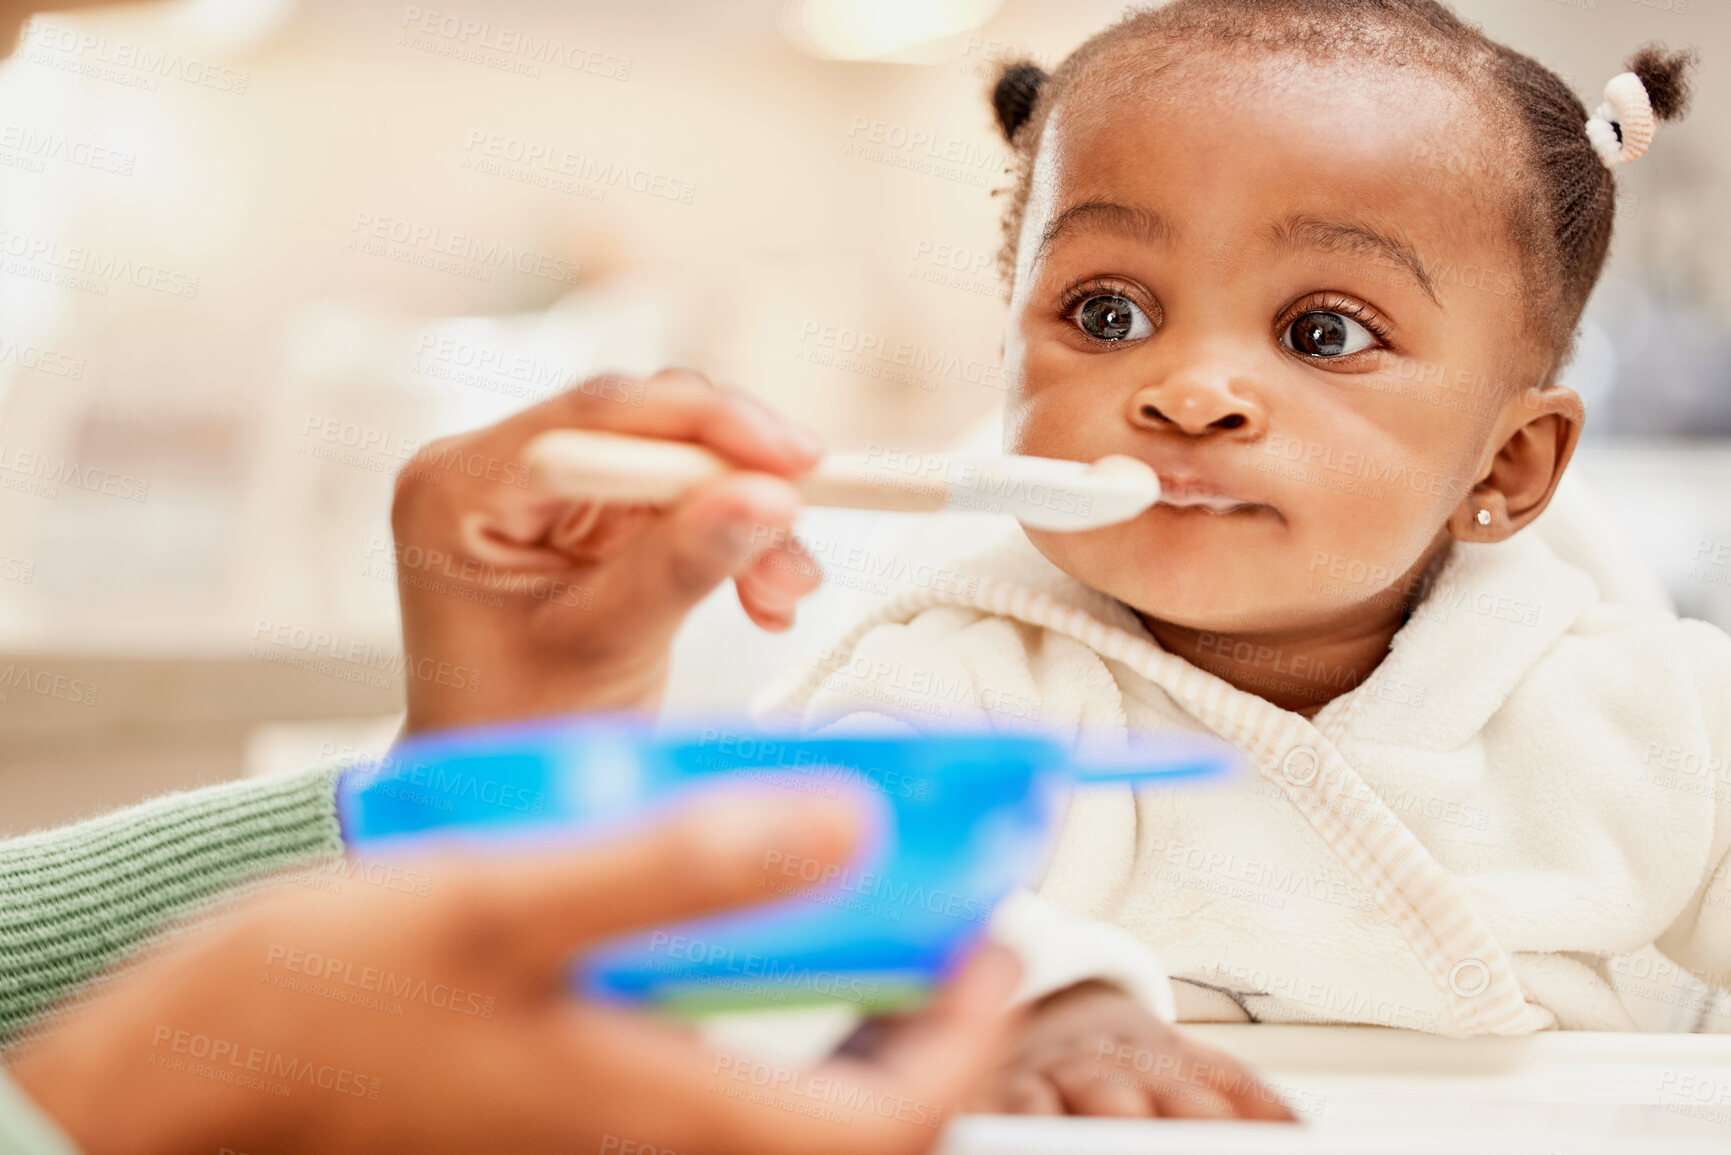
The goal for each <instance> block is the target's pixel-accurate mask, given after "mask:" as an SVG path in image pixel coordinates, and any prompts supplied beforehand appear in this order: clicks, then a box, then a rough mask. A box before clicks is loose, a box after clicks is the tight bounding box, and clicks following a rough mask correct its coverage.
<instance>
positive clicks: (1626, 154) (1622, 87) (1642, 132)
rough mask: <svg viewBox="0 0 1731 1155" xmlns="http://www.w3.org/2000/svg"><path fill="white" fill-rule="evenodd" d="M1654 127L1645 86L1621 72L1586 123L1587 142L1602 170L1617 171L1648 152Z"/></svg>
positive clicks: (1610, 83) (1611, 82) (1631, 75)
mask: <svg viewBox="0 0 1731 1155" xmlns="http://www.w3.org/2000/svg"><path fill="white" fill-rule="evenodd" d="M1657 125H1658V121H1657V119H1656V118H1655V117H1654V116H1653V102H1652V101H1651V100H1649V99H1647V86H1646V85H1644V84H1642V83H1641V78H1640V77H1639V76H1636V75H1635V74H1634V73H1633V72H1624V73H1620V74H1619V75H1617V76H1613V77H1611V79H1610V81H1609V82H1607V83H1606V85H1605V103H1603V104H1601V105H1599V110H1598V111H1597V112H1595V113H1594V114H1593V118H1592V119H1591V120H1589V121H1587V139H1588V140H1590V141H1592V142H1593V151H1594V152H1597V153H1598V154H1599V159H1600V160H1602V161H1604V162H1605V167H1606V168H1616V167H1617V166H1618V165H1620V164H1628V163H1629V162H1630V161H1632V160H1634V159H1636V158H1637V157H1639V156H1640V155H1641V154H1642V153H1644V152H1646V151H1647V146H1648V145H1650V144H1652V143H1653V130H1654V128H1655V127H1656V126H1657ZM1619 131H1620V132H1621V136H1619Z"/></svg>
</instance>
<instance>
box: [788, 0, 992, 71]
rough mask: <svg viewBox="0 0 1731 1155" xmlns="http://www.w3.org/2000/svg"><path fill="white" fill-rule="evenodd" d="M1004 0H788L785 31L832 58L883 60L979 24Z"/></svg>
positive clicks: (808, 49) (800, 45)
mask: <svg viewBox="0 0 1731 1155" xmlns="http://www.w3.org/2000/svg"><path fill="white" fill-rule="evenodd" d="M1003 4H1004V0H788V3H787V5H786V6H785V7H784V8H783V9H782V16H781V28H782V34H783V35H784V36H786V37H787V39H788V40H789V41H790V42H791V43H792V44H793V45H794V47H796V48H798V49H799V50H800V51H801V52H804V53H807V54H808V55H811V56H818V57H823V58H825V59H829V60H883V59H886V58H889V57H893V56H895V55H896V54H897V53H900V52H905V51H906V50H907V49H910V48H914V47H917V46H919V45H922V44H929V43H931V42H932V41H934V40H942V39H944V38H945V37H949V36H957V35H960V34H961V33H963V32H967V31H969V30H970V29H974V28H978V27H979V26H980V25H982V24H984V23H985V22H986V21H988V20H990V19H991V18H992V17H993V16H995V15H997V13H998V9H1000V8H1002V7H1003Z"/></svg>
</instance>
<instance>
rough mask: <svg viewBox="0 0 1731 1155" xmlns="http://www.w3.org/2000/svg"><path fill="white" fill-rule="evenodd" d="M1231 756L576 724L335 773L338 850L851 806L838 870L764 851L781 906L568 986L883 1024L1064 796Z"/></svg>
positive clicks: (463, 735)
mask: <svg viewBox="0 0 1731 1155" xmlns="http://www.w3.org/2000/svg"><path fill="white" fill-rule="evenodd" d="M1235 761H1236V759H1235V755H1234V752H1233V751H1232V749H1231V747H1229V746H1225V745H1224V744H1220V743H1214V742H1200V741H1183V742H1172V741H1162V742H1160V743H1159V744H1158V745H1153V746H1150V747H1148V748H1146V749H1139V750H1138V751H1137V752H1136V756H1135V758H1134V759H1131V760H1121V761H1119V762H1117V763H1115V764H1102V763H1098V762H1096V763H1093V764H1090V765H1087V766H1081V765H1077V764H1075V763H1074V762H1073V761H1072V760H1071V758H1070V754H1069V752H1068V749H1067V747H1066V746H1065V745H1064V744H1062V743H1060V742H1057V741H1055V740H1052V739H1049V738H1045V737H1040V736H1036V735H1031V734H1023V735H1003V734H946V735H941V736H924V737H919V738H876V737H856V738H795V737H789V736H786V735H777V734H768V733H763V732H759V731H754V730H749V729H743V728H738V727H734V728H728V727H722V726H714V727H707V728H704V729H701V730H692V731H689V732H686V733H682V734H681V733H674V734H669V733H666V732H655V731H652V730H650V729H649V728H647V727H644V726H642V725H641V724H633V723H628V722H621V721H618V720H611V719H605V718H601V719H598V718H596V717H594V716H589V717H580V718H560V719H550V720H543V721H536V722H532V723H520V724H512V725H506V726H489V727H483V728H478V729H472V730H461V731H448V732H444V733H440V734H435V735H429V736H426V737H420V738H414V739H411V740H409V741H406V742H403V743H401V744H400V745H398V746H397V747H396V748H395V749H393V750H392V751H391V753H390V755H389V756H388V757H386V758H385V759H384V760H382V761H381V762H379V763H376V764H374V765H370V766H366V767H361V768H357V769H356V770H354V771H351V772H350V773H348V774H347V775H345V776H344V778H343V779H342V781H341V782H340V784H339V786H338V790H337V807H338V815H339V818H340V820H341V822H342V827H343V833H344V837H345V840H346V841H347V843H348V845H349V846H350V847H351V848H353V849H354V850H356V851H357V852H359V853H360V854H362V855H363V856H366V857H375V858H376V857H400V856H403V855H406V854H413V853H424V852H425V851H427V850H428V849H430V848H431V847H432V846H434V845H443V846H449V845H452V844H457V845H466V846H471V847H474V846H489V847H498V846H500V845H501V844H505V845H527V844H531V843H537V842H538V843H546V842H549V841H569V840H571V839H572V838H574V837H579V836H584V835H593V834H599V833H603V832H605V831H607V830H610V829H613V828H617V827H618V826H620V825H622V824H625V823H635V822H639V821H641V820H643V819H645V818H648V817H652V816H653V815H655V814H657V813H659V812H660V811H662V810H664V809H666V808H668V807H669V806H670V805H671V804H673V803H675V802H677V801H679V800H681V799H682V798H687V797H688V796H689V795H691V794H692V793H694V792H697V791H701V790H704V789H713V788H715V787H717V786H723V785H728V784H745V783H756V784H759V785H762V786H765V787H771V788H778V789H787V790H792V791H797V792H799V793H803V794H818V795H829V796H842V795H846V796H850V797H856V798H858V799H859V803H860V805H861V806H862V808H863V809H865V810H866V812H867V814H868V816H869V820H868V821H867V823H866V833H865V836H864V837H863V838H862V840H861V843H860V846H859V848H858V850H857V852H856V853H855V855H854V859H853V861H852V862H850V863H848V864H847V865H846V867H834V866H831V867H828V868H825V867H823V866H821V865H820V864H817V863H815V862H798V861H790V860H787V859H785V858H779V857H777V856H776V855H775V854H774V853H773V852H772V853H771V856H770V859H769V860H768V861H767V863H766V865H767V868H768V870H767V878H766V886H767V887H768V888H769V893H770V894H771V895H773V894H774V893H775V892H776V891H781V892H783V893H786V894H787V895H788V896H789V897H786V898H782V899H779V900H775V901H770V902H768V903H766V904H765V905H764V906H761V907H753V908H749V909H746V910H742V911H736V912H732V913H728V914H724V915H717V916H713V917H709V918H704V919H700V920H696V921H692V922H687V923H683V924H680V925H677V926H669V927H665V928H659V929H656V930H653V931H649V932H645V933H640V934H634V935H631V936H628V937H625V938H621V939H617V940H614V941H612V942H610V943H607V944H604V945H602V946H601V947H599V948H597V949H594V950H592V951H590V952H589V953H588V954H587V955H586V956H585V957H584V958H583V959H581V960H580V961H579V963H578V965H577V969H576V975H575V978H576V986H577V988H578V989H579V990H580V991H581V992H582V993H583V994H585V995H586V996H588V997H591V998H597V999H602V1000H607V1001H612V1002H622V1003H630V1004H651V1005H654V1006H657V1007H659V1008H661V1009H663V1010H666V1011H668V1012H671V1013H674V1014H680V1015H701V1014H707V1013H715V1012H720V1011H735V1010H743V1009H761V1008H765V1007H789V1006H798V1005H806V1004H819V1003H838V1002H839V1003H851V1004H855V1005H856V1006H858V1007H859V1008H860V1009H861V1010H864V1011H869V1012H887V1011H897V1010H903V1009H908V1008H911V1007H915V1006H918V1005H920V1004H921V1003H922V1002H923V1001H924V999H925V997H926V995H927V994H928V993H929V991H930V990H931V989H932V988H933V986H934V984H936V983H938V982H941V981H942V979H943V978H944V977H946V976H947V975H949V974H950V973H951V971H952V970H953V968H954V967H955V965H956V964H957V963H958V962H959V961H960V959H961V958H962V957H963V956H964V955H965V954H966V953H967V952H968V950H969V948H970V947H971V946H972V945H973V944H974V943H975V942H976V941H977V940H978V939H979V937H980V935H981V934H982V932H983V931H984V929H985V924H986V922H987V920H988V919H989V918H990V916H991V912H992V909H993V908H994V907H995V906H996V905H997V904H998V902H1000V901H1001V900H1002V899H1003V898H1004V897H1005V896H1006V895H1007V894H1008V893H1009V892H1010V891H1011V890H1012V889H1013V888H1015V887H1016V886H1017V885H1019V884H1021V883H1023V882H1024V881H1026V880H1027V879H1028V878H1029V876H1030V875H1031V873H1032V872H1033V871H1034V869H1035V868H1036V867H1037V866H1038V865H1039V863H1040V861H1041V859H1042V857H1043V855H1044V853H1045V851H1046V848H1047V844H1048V841H1049V838H1050V834H1051V827H1052V816H1053V812H1054V803H1055V802H1056V800H1057V798H1058V796H1059V794H1060V793H1061V791H1063V790H1064V789H1066V788H1067V787H1069V786H1071V785H1073V784H1076V783H1089V782H1091V783H1098V782H1105V781H1120V782H1135V783H1145V782H1147V781H1150V780H1152V779H1156V778H1159V779H1170V778H1187V779H1195V778H1199V777H1207V776H1217V775H1220V774H1223V773H1225V772H1226V771H1227V770H1228V769H1229V768H1230V767H1232V766H1233V765H1234V764H1235ZM795 891H798V893H797V894H796V893H794V892H795Z"/></svg>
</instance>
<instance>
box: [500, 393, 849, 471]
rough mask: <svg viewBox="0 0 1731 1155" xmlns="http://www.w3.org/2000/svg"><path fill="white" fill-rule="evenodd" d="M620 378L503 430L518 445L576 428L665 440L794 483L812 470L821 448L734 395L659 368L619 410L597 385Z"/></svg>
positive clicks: (559, 400)
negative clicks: (688, 443) (548, 431)
mask: <svg viewBox="0 0 1731 1155" xmlns="http://www.w3.org/2000/svg"><path fill="white" fill-rule="evenodd" d="M609 381H623V379H621V378H611V377H598V378H591V379H590V380H589V381H587V382H584V383H583V384H582V385H579V386H577V387H576V388H574V389H572V390H569V391H568V392H566V393H562V394H560V395H559V396H558V397H554V398H551V399H549V400H547V401H545V402H543V403H542V404H540V405H537V406H536V407H534V408H533V409H529V410H526V411H525V412H523V413H520V414H518V415H517V416H515V417H513V418H510V419H509V420H508V421H506V422H504V423H503V424H502V425H501V427H500V428H501V430H502V431H505V432H506V436H507V437H508V438H509V439H510V440H512V441H515V442H517V443H519V444H520V443H521V442H522V441H526V440H528V438H529V437H531V436H533V435H534V434H535V433H538V432H541V431H542V430H544V429H557V428H562V427H577V428H584V429H603V430H608V431H610V432H614V433H630V434H634V435H636V436H639V437H655V438H659V439H662V440H669V441H694V442H697V443H699V444H702V445H706V446H708V447H709V448H711V449H713V450H715V451H716V452H717V453H720V454H721V455H722V456H723V457H726V458H727V459H728V460H730V461H733V462H735V463H737V464H738V465H740V466H741V467H742V468H746V469H757V470H762V471H764V472H768V473H779V474H782V475H783V476H792V475H794V474H797V473H802V472H804V471H805V470H807V469H810V468H811V467H812V465H813V464H815V463H816V461H817V458H818V456H819V455H820V454H821V453H822V451H823V447H822V443H821V442H819V441H818V440H817V438H816V437H814V436H813V435H812V434H810V433H808V432H806V431H805V430H803V429H800V428H799V427H798V426H796V425H794V424H793V423H792V422H790V421H788V420H787V419H786V418H784V417H782V416H780V415H779V414H777V413H776V412H775V411H774V410H772V409H770V408H769V407H768V406H767V405H765V404H763V402H761V401H759V400H757V398H755V397H753V396H751V395H750V394H749V393H745V392H743V391H742V390H739V389H733V388H726V387H717V386H715V385H713V384H711V383H710V381H709V379H708V378H706V377H704V376H703V375H702V374H701V373H696V372H693V371H692V370H689V369H663V370H662V371H661V372H659V373H656V374H654V375H653V376H651V377H650V378H648V380H646V381H644V382H643V383H641V384H636V383H631V386H630V388H631V403H630V404H620V403H619V401H618V400H617V399H614V398H612V397H611V396H610V394H611V393H612V392H613V390H611V389H609V388H603V387H598V383H602V384H604V383H606V382H609Z"/></svg>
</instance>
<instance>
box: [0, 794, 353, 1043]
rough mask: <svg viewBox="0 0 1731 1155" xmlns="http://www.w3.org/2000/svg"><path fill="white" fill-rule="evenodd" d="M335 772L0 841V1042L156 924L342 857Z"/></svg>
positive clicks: (171, 801) (150, 805)
mask: <svg viewBox="0 0 1731 1155" xmlns="http://www.w3.org/2000/svg"><path fill="white" fill-rule="evenodd" d="M335 788H336V773H335V772H334V771H331V770H323V769H321V770H314V771H303V772H301V773H297V774H293V775H285V776H283V777H275V778H263V779H252V780H246V781H241V782H229V783H224V784H223V785H221V786H212V787H208V788H206V789H203V790H193V791H188V792H186V793H184V794H171V795H167V796H165V797H162V798H155V799H152V800H151V801H149V802H144V803H141V804H140V805H138V806H133V807H131V808H129V809H126V810H118V811H115V812H114V813H112V814H105V815H103V816H102V817H100V818H93V819H91V820H89V821H88V822H81V823H79V824H78V825H76V826H68V827H65V828H62V829H59V830H49V831H42V832H39V833H36V834H28V835H25V836H24V837H22V838H14V839H10V840H8V841H4V842H0V1044H3V1043H5V1042H6V1041H7V1040H9V1039H10V1038H12V1036H14V1035H15V1034H16V1033H17V1032H18V1031H19V1029H20V1028H21V1027H23V1026H24V1025H25V1024H27V1023H28V1022H29V1021H30V1020H31V1019H32V1018H33V1017H35V1016H36V1015H37V1014H39V1013H40V1012H41V1011H42V1010H43V1009H44V1008H46V1007H47V1006H48V1005H49V1004H50V1003H52V1002H54V1001H55V1000H56V999H58V998H60V997H61V996H63V995H65V994H66V993H68V992H69V991H71V990H72V989H73V988H74V987H76V986H77V985H78V984H79V983H81V982H83V981H84V980H85V979H87V978H89V977H90V976H91V975H92V974H94V973H96V972H97V971H99V970H102V969H103V968H104V967H107V966H109V965H111V964H112V963H114V962H116V961H117V960H119V959H121V958H123V957H125V956H126V955H127V954H128V953H129V952H130V951H131V950H133V949H134V948H135V947H137V946H138V945H139V944H140V943H141V942H142V940H143V939H144V938H145V937H146V936H147V935H149V934H150V933H151V932H152V931H154V930H156V929H158V928H159V927H161V926H162V925H163V924H164V923H167V922H168V921H170V920H172V919H175V918H177V917H180V916H183V915H186V914H188V913H190V912H192V911H195V910H197V909H198V908H199V907H200V906H203V905H205V904H208V903H209V902H210V901H211V900H212V898H214V897H215V896H216V895H217V894H218V893H220V892H221V891H223V890H225V889H227V888H229V887H232V886H234V885H235V884H237V883H241V882H244V881H246V880H247V879H249V878H252V877H254V876H256V875H258V874H260V873H262V872H264V871H268V870H272V869H280V868H285V867H292V866H295V865H300V864H306V863H311V862H315V861H318V860H320V859H328V858H330V857H333V856H335V855H339V854H341V853H342V850H343V843H342V835H341V833H340V831H339V829H338V826H337V816H336V802H335Z"/></svg>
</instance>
